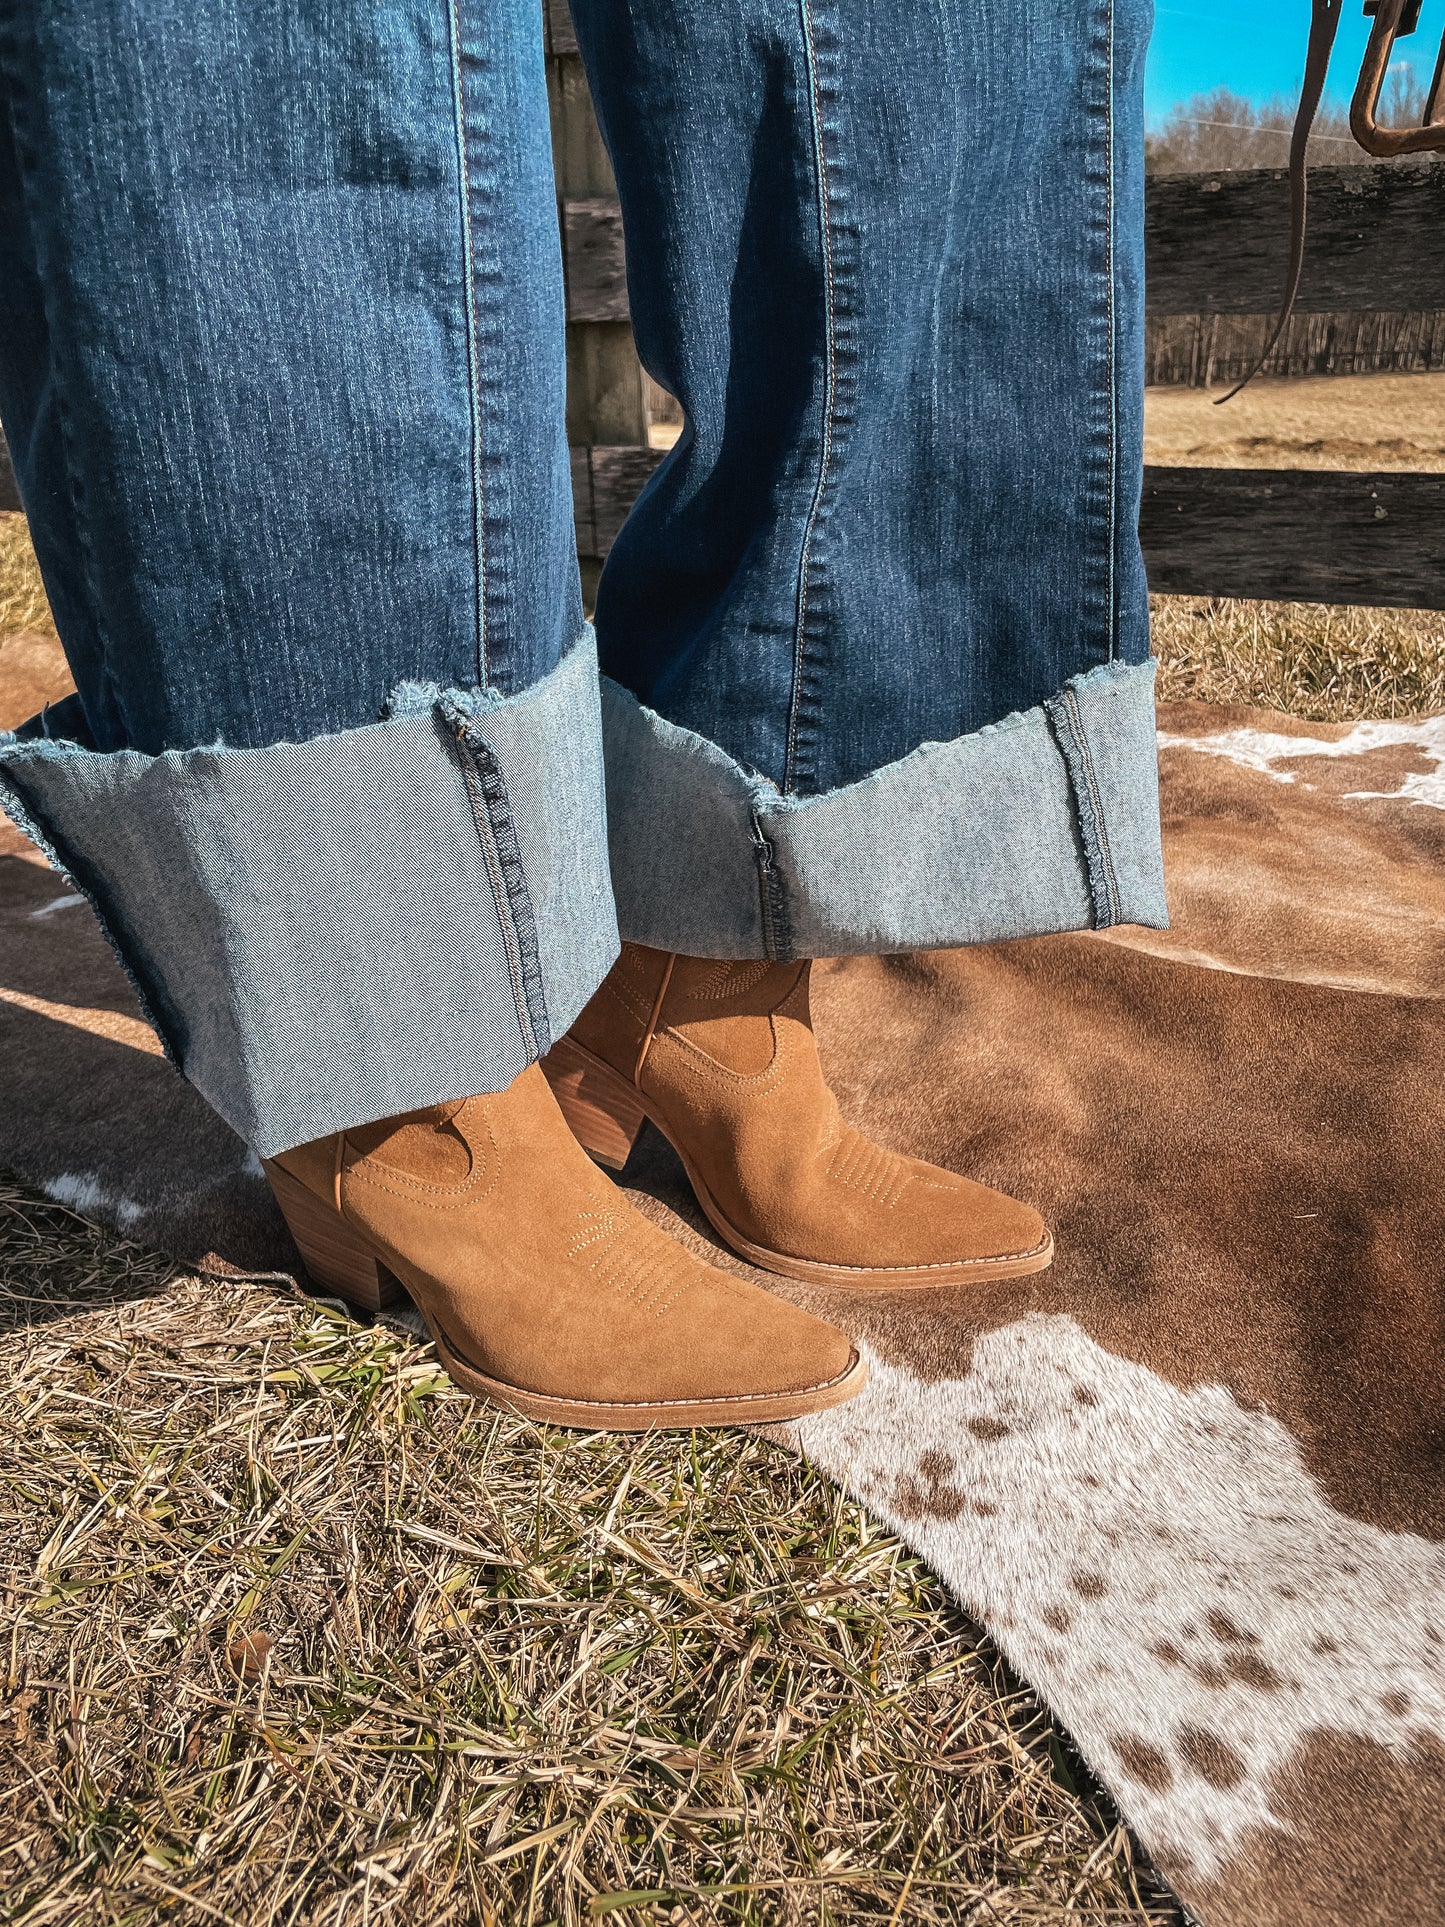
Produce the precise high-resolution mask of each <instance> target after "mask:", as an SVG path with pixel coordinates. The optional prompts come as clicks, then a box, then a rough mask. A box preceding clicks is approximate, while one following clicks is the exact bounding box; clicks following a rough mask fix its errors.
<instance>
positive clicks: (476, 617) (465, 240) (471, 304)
mask: <svg viewBox="0 0 1445 1927" xmlns="http://www.w3.org/2000/svg"><path fill="white" fill-rule="evenodd" d="M462 4H463V0H447V12H448V15H449V16H450V24H451V65H452V114H453V119H454V121H455V125H456V136H457V176H458V191H459V193H460V197H461V213H462V281H463V298H464V306H465V310H466V324H467V414H468V418H469V423H470V431H471V463H470V480H471V497H472V500H471V511H472V569H473V583H474V589H475V602H476V606H475V609H474V611H473V635H474V637H475V642H474V649H475V655H476V666H477V681H478V683H479V684H480V685H481V686H482V687H483V688H485V687H486V684H487V677H488V664H487V557H486V533H485V532H486V516H485V509H484V504H483V500H482V379H481V366H480V361H479V348H478V327H477V300H476V250H475V246H474V243H473V239H472V177H471V159H470V156H469V154H468V152H467V108H466V87H465V82H464V79H463V74H462V21H461V8H462Z"/></svg>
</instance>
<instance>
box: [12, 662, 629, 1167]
mask: <svg viewBox="0 0 1445 1927" xmlns="http://www.w3.org/2000/svg"><path fill="white" fill-rule="evenodd" d="M597 691H598V680H597V656H596V648H595V644H594V642H593V638H592V634H591V631H590V630H589V631H587V633H586V634H585V635H584V636H583V638H582V639H581V640H580V641H579V642H578V643H577V644H576V645H575V646H574V648H573V649H572V650H571V652H570V653H569V654H568V655H567V657H566V658H565V659H564V660H563V661H562V662H561V663H560V664H559V665H558V667H557V668H556V669H554V670H553V671H552V672H551V674H550V675H548V676H546V677H544V678H543V679H542V680H541V681H540V682H538V683H536V684H534V685H533V686H532V688H530V689H528V690H525V691H524V692H523V693H522V694H520V695H518V696H513V697H509V698H506V699H503V698H501V697H499V696H497V695H496V694H495V692H491V691H468V690H439V689H431V688H425V687H420V686H416V685H404V686H403V687H402V688H400V689H398V690H397V691H396V692H395V694H394V696H393V699H392V702H391V703H390V705H389V708H388V714H387V716H386V718H385V719H384V720H383V721H381V722H378V723H372V724H368V725H366V726H364V727H361V728H358V729H352V730H347V731H345V732H343V733H342V734H340V735H336V736H323V737H318V738H316V739H314V740H312V741H310V742H304V743H275V744H271V745H269V746H267V747H265V748H262V749H240V750H236V749H226V748H224V747H216V748H209V749H196V750H187V751H181V752H177V751H172V752H168V753H166V754H164V755H161V756H145V755H141V754H139V753H138V752H135V751H131V750H120V751H116V752H114V753H111V754H101V753H99V752H97V751H95V750H93V749H87V748H85V747H83V746H82V744H80V743H78V742H76V741H74V740H67V739H65V738H63V737H58V736H56V735H55V734H54V733H51V732H53V729H54V727H55V725H56V721H57V716H58V709H57V710H51V711H50V712H48V716H47V719H46V731H45V732H43V733H42V732H40V731H38V730H37V729H36V728H35V726H33V725H27V726H26V728H25V729H24V730H23V731H21V732H16V733H14V734H0V807H4V808H5V810H6V812H7V814H9V815H10V816H12V817H13V818H14V820H15V821H16V822H17V824H18V825H19V827H20V828H21V829H22V830H24V831H25V832H26V834H27V835H29V836H31V837H33V838H34V840H35V841H36V842H37V843H39V844H40V846H41V848H42V849H43V850H44V851H45V853H46V854H47V855H48V856H49V857H50V859H51V861H52V862H54V863H55V864H56V866H57V868H60V869H63V870H64V871H66V872H67V873H68V874H69V875H70V876H71V877H72V878H73V879H74V881H75V884H76V886H77V888H79V889H80V890H82V891H83V892H84V893H85V895H86V896H87V897H88V898H89V899H90V901H91V903H92V904H93V905H94V906H95V909H96V911H97V913H98V915H99V917H100V919H101V922H102V924H103V926H104V927H105V930H106V933H107V935H108V936H109V938H110V940H111V943H112V944H113V946H114V948H115V950H116V952H117V954H118V955H119V957H120V960H121V962H122V964H123V965H124V966H125V969H126V971H127V974H128V975H129V976H130V979H131V981H132V983H133V984H134V985H135V987H136V990H137V993H138V995H139V996H140V999H141V1002H142V1006H143V1008H144V1010H145V1013H146V1015H147V1017H148V1018H149V1019H150V1021H151V1022H152V1023H153V1024H154V1025H155V1028H156V1030H157V1031H158V1032H159V1034H160V1036H161V1040H162V1042H163V1043H164V1044H165V1046H166V1050H167V1053H168V1055H169V1056H170V1057H171V1059H172V1061H173V1062H174V1063H176V1064H178V1065H179V1067H180V1068H181V1070H182V1071H183V1072H184V1073H185V1075H186V1077H187V1078H188V1079H189V1080H190V1082H191V1083H193V1084H194V1085H195V1086H196V1087H197V1089H198V1090H199V1091H200V1092H201V1094H202V1095H203V1096H204V1097H205V1098H206V1099H207V1100H208V1101H209V1102H210V1103H211V1104H212V1105H213V1106H214V1108H215V1109H216V1110H217V1111H219V1113H220V1114H221V1116H222V1117H223V1118H225V1120H226V1122H227V1123H228V1124H230V1125H231V1126H232V1128H233V1129H234V1130H236V1131H237V1132H239V1134H240V1135H241V1136H242V1137H243V1138H244V1139H245V1140H246V1141H247V1143H249V1144H251V1145H252V1146H253V1147H254V1148H255V1149H256V1150H257V1151H258V1152H259V1153H260V1155H261V1156H263V1157H267V1156H270V1155H272V1154H274V1153H275V1152H277V1151H281V1150H285V1149H287V1148H288V1147H290V1146H291V1145H294V1144H299V1143H303V1142H305V1141H307V1140H308V1139H311V1138H316V1137H322V1136H324V1135H326V1134H327V1133H328V1132H331V1131H335V1130H340V1129H344V1128H346V1127H349V1126H353V1125H357V1124H361V1123H365V1122H369V1121H370V1120H372V1119H374V1118H379V1117H389V1116H392V1115H394V1114H395V1113H397V1112H399V1111H407V1110H412V1109H416V1108H417V1107H419V1106H421V1105H424V1104H432V1103H438V1102H442V1101H444V1100H447V1099H451V1098H456V1097H469V1096H472V1095H474V1094H475V1093H477V1092H480V1091H494V1090H503V1089H505V1088H506V1086H507V1085H508V1084H510V1083H511V1081H512V1079H513V1078H514V1077H515V1076H516V1075H517V1074H518V1072H520V1071H522V1070H524V1069H525V1068H526V1066H527V1065H528V1064H530V1063H532V1062H533V1061H535V1059H536V1058H537V1057H538V1056H540V1055H541V1054H542V1053H543V1052H545V1051H546V1049H547V1048H548V1046H549V1044H550V1043H551V1041H552V1039H553V1038H555V1037H560V1036H561V1035H562V1033H563V1032H564V1031H565V1030H566V1029H567V1028H568V1027H569V1026H570V1025H571V1023H572V1021H573V1019H574V1018H575V1017H576V1016H577V1014H578V1012H579V1011H580V1010H581V1008H582V1006H583V1004H584V1003H586V1001H587V999H588V998H589V997H590V996H591V994H592V992H593V991H594V990H595V989H596V987H597V985H598V984H599V983H600V982H601V980H602V978H603V977H604V976H605V974H606V973H607V971H608V969H609V968H610V967H611V964H612V962H613V960H614V958H615V957H616V955H617V948H618V938H617V923H616V917H615V913H614V909H613V902H612V893H611V888H610V885H609V880H608V861H607V841H606V827H605V801H604V785H603V772H602V753H601V729H600V716H599V712H598V696H597Z"/></svg>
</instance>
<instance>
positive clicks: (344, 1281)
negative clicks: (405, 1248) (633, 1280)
mask: <svg viewBox="0 0 1445 1927" xmlns="http://www.w3.org/2000/svg"><path fill="white" fill-rule="evenodd" d="M261 1167H262V1169H263V1170H264V1171H265V1173H266V1177H267V1180H268V1182H269V1183H270V1186H271V1190H272V1192H273V1194H274V1196H275V1199H276V1202H277V1204H278V1205H279V1206H280V1207H281V1215H282V1216H283V1217H284V1218H285V1220H286V1224H287V1227H288V1229H289V1230H290V1232H291V1236H292V1237H293V1238H294V1239H295V1240H296V1248H297V1250H298V1251H299V1252H300V1253H301V1258H302V1262H303V1263H304V1265H305V1267H306V1273H307V1276H308V1277H309V1278H310V1279H311V1281H312V1283H313V1284H314V1285H316V1286H317V1288H318V1289H319V1290H321V1291H324V1292H326V1293H327V1294H328V1295H334V1296H336V1297H338V1298H342V1299H344V1300H345V1302H346V1303H347V1304H349V1305H355V1306H357V1307H359V1308H360V1309H362V1310H364V1311H371V1312H376V1311H380V1310H382V1309H383V1308H384V1307H385V1306H387V1305H392V1304H398V1303H400V1302H402V1301H403V1300H407V1301H409V1302H410V1303H412V1304H413V1305H415V1306H416V1309H417V1310H418V1311H419V1312H420V1314H421V1317H422V1320H423V1322H424V1323H425V1325H426V1328H427V1331H428V1333H429V1334H430V1336H431V1341H432V1344H433V1345H434V1346H435V1347H436V1352H437V1357H438V1358H439V1359H440V1360H441V1363H442V1365H443V1367H444V1368H445V1370H446V1373H447V1376H448V1377H449V1378H451V1379H452V1380H453V1381H454V1382H455V1383H456V1384H458V1385H460V1386H461V1387H462V1389H463V1390H464V1391H467V1392H470V1393H472V1395H473V1396H474V1397H476V1398H484V1399H487V1400H488V1401H489V1402H490V1403H492V1404H493V1405H500V1406H502V1407H503V1408H504V1409H505V1410H507V1411H509V1412H517V1413H520V1414H521V1415H522V1416H523V1417H524V1418H530V1419H538V1420H540V1421H541V1422H542V1423H543V1424H548V1425H565V1426H571V1427H576V1428H580V1429H581V1430H583V1431H588V1432H651V1431H657V1430H660V1429H663V1428H670V1427H679V1428H688V1427H692V1426H695V1425H773V1424H779V1423H781V1422H783V1421H784V1420H788V1419H798V1418H806V1417H807V1416H808V1415H809V1414H810V1413H812V1412H826V1411H827V1410H828V1409H829V1408H830V1407H831V1406H834V1405H842V1404H843V1403H844V1402H845V1401H846V1400H848V1399H850V1398H852V1397H853V1396H854V1395H855V1394H856V1393H858V1392H860V1391H862V1389H863V1387H864V1385H865V1384H866V1383H867V1382H868V1365H867V1361H866V1360H865V1359H863V1358H861V1357H860V1356H859V1355H858V1352H857V1350H856V1349H855V1350H854V1351H853V1352H852V1354H851V1356H850V1358H849V1361H848V1365H847V1368H846V1369H845V1370H844V1371H843V1372H841V1373H840V1374H839V1375H838V1376H837V1377H836V1378H830V1379H827V1380H825V1381H824V1382H823V1383H821V1384H818V1385H805V1386H801V1387H799V1388H798V1389H797V1390H796V1391H788V1392H739V1393H728V1394H725V1395H723V1396H721V1397H718V1398H698V1399H638V1400H636V1401H625V1402H620V1401H616V1400H608V1399H581V1398H558V1397H554V1396H553V1395H552V1394H551V1393H548V1392H531V1391H527V1390H524V1388H523V1387H522V1386H520V1385H509V1384H507V1383H506V1382H505V1381H504V1380H502V1379H497V1378H492V1377H490V1376H489V1375H488V1374H487V1373H486V1372H484V1371H482V1370H481V1369H480V1367H478V1366H476V1365H473V1364H472V1363H471V1362H470V1361H469V1360H468V1359H467V1358H466V1356H465V1355H464V1354H463V1353H461V1352H460V1351H458V1350H457V1348H456V1346H455V1345H453V1344H452V1342H451V1340H450V1339H449V1338H448V1337H447V1335H446V1333H445V1332H444V1331H443V1330H442V1329H441V1327H440V1326H439V1325H438V1324H437V1322H436V1320H435V1319H434V1318H433V1317H432V1316H431V1315H430V1313H429V1312H428V1311H427V1309H426V1307H425V1306H424V1305H422V1304H421V1303H420V1302H419V1301H418V1300H417V1298H416V1297H415V1295H414V1294H413V1293H411V1292H409V1291H408V1290H407V1289H406V1286H405V1285H404V1284H403V1283H402V1281H401V1280H400V1279H399V1278H398V1277H397V1276H396V1273H395V1272H393V1271H392V1270H390V1269H389V1268H388V1266H387V1265H386V1264H384V1263H383V1262H382V1260H381V1259H380V1258H378V1257H377V1255H376V1253H375V1252H374V1251H373V1250H372V1248H371V1246H370V1245H368V1244H367V1242H366V1240H365V1239H364V1238H363V1237H362V1236H361V1235H360V1233H359V1232H357V1231H356V1230H355V1229H354V1228H353V1227H352V1226H351V1225H350V1224H348V1223H347V1221H346V1219H345V1218H344V1217H342V1215H341V1213H340V1212H339V1211H338V1210H337V1209H336V1207H335V1205H333V1204H329V1203H328V1202H327V1201H326V1200H325V1199H324V1198H318V1197H317V1196H316V1194H315V1193H314V1192H313V1191H309V1190H308V1189H307V1188H306V1186H305V1185H304V1184H302V1183H300V1182H299V1181H298V1180H297V1179H296V1178H293V1177H292V1176H291V1175H290V1173H289V1172H287V1171H283V1170H282V1169H281V1167H280V1165H278V1164H275V1163H273V1162H271V1161H270V1160H269V1159H266V1158H263V1159H262V1160H261Z"/></svg>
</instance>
